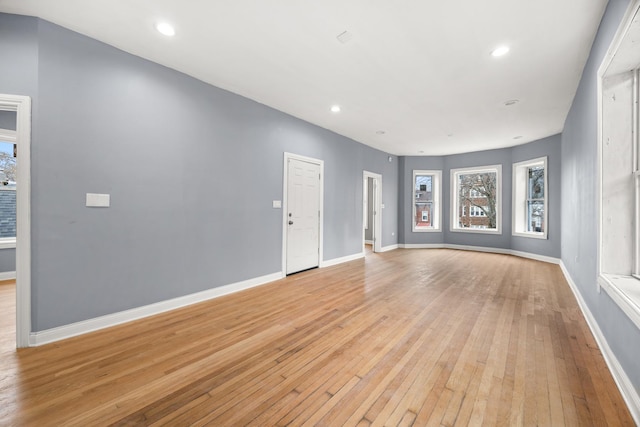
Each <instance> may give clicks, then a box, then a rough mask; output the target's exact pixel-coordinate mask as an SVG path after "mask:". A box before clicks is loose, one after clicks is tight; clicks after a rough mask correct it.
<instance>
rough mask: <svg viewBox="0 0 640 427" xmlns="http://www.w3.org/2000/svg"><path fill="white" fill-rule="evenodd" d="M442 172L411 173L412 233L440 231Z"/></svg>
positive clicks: (421, 171) (423, 171)
mask: <svg viewBox="0 0 640 427" xmlns="http://www.w3.org/2000/svg"><path fill="white" fill-rule="evenodd" d="M441 188H442V171H428V170H414V171H413V221H412V222H413V227H412V230H413V231H414V232H421V231H440V230H441V227H440V224H441V220H440V216H441V212H442V207H441V205H440V192H441Z"/></svg>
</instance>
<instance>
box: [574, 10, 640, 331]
mask: <svg viewBox="0 0 640 427" xmlns="http://www.w3.org/2000/svg"><path fill="white" fill-rule="evenodd" d="M639 13H640V1H638V0H636V1H634V2H633V4H632V5H630V8H629V9H628V10H627V15H626V19H624V20H623V22H622V23H621V24H620V27H619V28H618V32H617V33H616V35H615V37H614V39H613V41H612V42H611V45H610V47H609V50H608V51H607V54H606V55H605V56H604V60H603V62H602V64H601V65H600V69H599V70H598V89H597V90H598V92H597V95H598V116H597V119H598V160H599V165H598V166H599V168H598V204H597V206H596V210H597V213H598V251H597V256H598V281H597V283H598V290H600V287H602V289H604V290H605V291H606V292H607V294H608V295H609V296H610V297H611V299H612V300H613V301H614V302H615V303H616V304H617V305H618V306H619V307H620V308H621V309H622V311H624V312H625V313H626V314H627V316H628V317H629V319H630V320H631V321H633V322H634V323H635V325H636V326H637V327H639V328H640V292H639V290H640V281H638V279H640V136H639V133H640V109H639V106H638V103H639V100H640V51H639V50H638V49H628V48H623V46H631V45H632V44H633V43H634V38H637V37H636V35H637V34H638V31H640V20H638V19H637V17H638V16H640V15H638V14H639ZM577 237H579V236H577Z"/></svg>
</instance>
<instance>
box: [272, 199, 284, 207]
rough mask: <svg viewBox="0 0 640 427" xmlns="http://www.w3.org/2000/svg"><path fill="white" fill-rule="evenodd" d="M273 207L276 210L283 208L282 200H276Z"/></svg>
mask: <svg viewBox="0 0 640 427" xmlns="http://www.w3.org/2000/svg"><path fill="white" fill-rule="evenodd" d="M273 207H274V208H275V209H280V208H282V201H281V200H274V201H273Z"/></svg>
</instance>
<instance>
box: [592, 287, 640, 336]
mask: <svg viewBox="0 0 640 427" xmlns="http://www.w3.org/2000/svg"><path fill="white" fill-rule="evenodd" d="M598 285H599V286H600V288H601V289H604V290H605V292H606V293H607V294H609V296H610V297H611V299H612V300H613V301H614V302H615V303H616V304H617V305H618V307H620V309H621V310H622V311H624V313H625V314H626V315H627V317H628V318H629V319H631V321H632V322H633V323H634V324H635V325H636V327H638V329H640V282H638V279H636V278H635V277H633V276H619V275H616V274H602V275H600V276H598Z"/></svg>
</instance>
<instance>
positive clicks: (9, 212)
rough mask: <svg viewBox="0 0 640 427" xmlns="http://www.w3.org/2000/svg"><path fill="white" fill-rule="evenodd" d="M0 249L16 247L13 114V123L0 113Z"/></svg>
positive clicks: (5, 114) (3, 113) (4, 114)
mask: <svg viewBox="0 0 640 427" xmlns="http://www.w3.org/2000/svg"><path fill="white" fill-rule="evenodd" d="M0 113H2V114H0V125H1V126H0V127H2V126H5V127H9V128H11V129H4V128H0V249H7V248H15V247H16V158H15V157H14V154H15V153H14V147H15V145H14V144H15V142H16V136H15V130H13V129H15V113H14V114H13V116H12V117H10V118H12V119H13V122H11V121H10V120H6V119H7V117H6V116H7V113H10V112H0Z"/></svg>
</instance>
